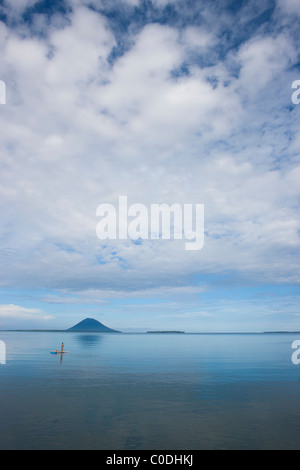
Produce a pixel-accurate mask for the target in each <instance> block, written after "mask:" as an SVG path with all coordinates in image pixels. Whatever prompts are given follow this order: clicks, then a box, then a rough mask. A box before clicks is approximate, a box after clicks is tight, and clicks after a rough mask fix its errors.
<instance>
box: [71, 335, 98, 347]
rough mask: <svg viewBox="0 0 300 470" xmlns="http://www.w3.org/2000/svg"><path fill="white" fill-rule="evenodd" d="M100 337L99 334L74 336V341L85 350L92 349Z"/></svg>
mask: <svg viewBox="0 0 300 470" xmlns="http://www.w3.org/2000/svg"><path fill="white" fill-rule="evenodd" d="M101 339H102V336H101V335H99V333H95V334H80V335H76V337H75V340H76V342H77V343H79V344H81V345H82V346H84V347H85V348H89V349H91V348H94V347H96V346H98V345H99V343H100V341H101Z"/></svg>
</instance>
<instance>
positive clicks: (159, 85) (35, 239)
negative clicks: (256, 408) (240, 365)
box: [0, 0, 300, 332]
mask: <svg viewBox="0 0 300 470" xmlns="http://www.w3.org/2000/svg"><path fill="white" fill-rule="evenodd" d="M299 26H300V2H299V1H298V0H239V1H237V0H222V1H221V0H217V1H214V2H211V1H208V0H98V1H96V0H90V1H88V0H60V1H59V0H51V1H49V0H42V1H37V0H18V1H17V2H16V1H15V0H0V80H2V81H3V82H4V83H5V85H6V104H0V168H1V170H0V212H1V218H0V329H15V328H21V329H24V328H42V329H64V328H69V327H71V326H73V325H74V324H75V323H77V322H79V321H81V320H82V319H84V318H86V317H92V318H95V319H97V320H98V321H100V322H102V323H104V324H105V325H107V326H109V327H111V328H115V329H118V330H121V331H147V330H156V329H159V330H161V329H168V330H170V329H171V330H174V329H176V330H181V331H186V332H231V331H232V332H260V331H277V330H289V331H291V330H297V331H300V302H299V300H300V297H299V295H300V289H299V284H300V277H299V261H300V259H299V247H300V238H299V234H300V218H299V201H300V200H299V196H300V184H299V181H300V159H299V156H300V135H299V118H300V114H299V113H300V105H297V104H294V103H293V101H292V93H293V91H295V90H293V89H292V84H293V82H294V81H295V80H300V27H299ZM120 196H126V197H127V198H128V203H129V204H130V205H131V204H143V205H144V206H146V207H150V206H151V205H152V204H168V205H169V206H171V205H172V204H175V203H176V204H179V205H181V206H182V207H184V204H193V205H196V204H203V205H204V207H205V224H204V231H205V237H204V246H203V248H202V249H201V250H194V251H187V250H185V249H184V240H176V239H172V238H171V239H170V240H163V239H158V240H152V239H145V240H144V239H143V240H132V239H130V238H128V239H125V240H121V239H115V240H110V239H107V240H100V239H99V238H98V236H97V234H96V227H97V223H98V222H99V218H98V217H97V208H98V206H99V205H101V204H112V205H114V206H115V207H118V201H119V197H120Z"/></svg>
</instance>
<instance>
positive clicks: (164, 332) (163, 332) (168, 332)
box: [147, 331, 185, 334]
mask: <svg viewBox="0 0 300 470" xmlns="http://www.w3.org/2000/svg"><path fill="white" fill-rule="evenodd" d="M147 333H162V334H170V333H172V334H174V333H176V334H184V333H185V332H184V331H147Z"/></svg>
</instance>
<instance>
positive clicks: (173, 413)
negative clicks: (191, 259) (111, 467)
mask: <svg viewBox="0 0 300 470" xmlns="http://www.w3.org/2000/svg"><path fill="white" fill-rule="evenodd" d="M295 339H300V334H299V335H296V334H267V335H262V334H257V335H253V334H252V335H247V334H243V335H238V334H232V335H230V334H218V335H215V334H211V335H203V334H168V335H166V334H125V333H123V334H89V333H57V332H24V333H23V332H0V340H2V341H3V342H4V343H5V345H6V363H5V364H0V449H2V450H3V449H35V450H36V449H105V450H131V449H134V450H141V449H143V450H152V449H154V450H179V449H180V450H184V449H187V450H196V449H199V450H201V449H207V450H209V449H300V365H299V366H296V365H294V364H293V363H292V362H291V355H292V353H293V350H292V349H291V344H292V342H293V341H294V340H295ZM62 341H63V342H64V344H65V349H66V350H68V351H70V353H69V354H68V355H65V356H64V357H63V358H62V359H61V358H60V357H59V356H53V355H50V353H49V351H50V350H51V349H53V348H54V349H56V348H59V347H60V344H61V342H62Z"/></svg>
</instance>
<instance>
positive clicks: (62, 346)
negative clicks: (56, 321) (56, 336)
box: [60, 343, 65, 352]
mask: <svg viewBox="0 0 300 470" xmlns="http://www.w3.org/2000/svg"><path fill="white" fill-rule="evenodd" d="M64 346H65V345H64V343H61V348H60V352H64Z"/></svg>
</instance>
